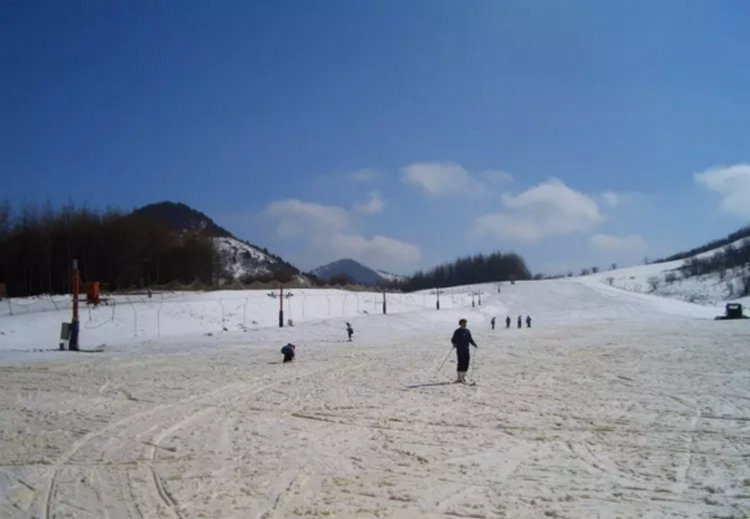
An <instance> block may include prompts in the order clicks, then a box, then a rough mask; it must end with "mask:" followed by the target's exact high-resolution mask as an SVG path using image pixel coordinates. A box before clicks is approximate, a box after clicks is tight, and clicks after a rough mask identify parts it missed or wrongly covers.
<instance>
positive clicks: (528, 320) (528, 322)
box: [526, 315, 531, 328]
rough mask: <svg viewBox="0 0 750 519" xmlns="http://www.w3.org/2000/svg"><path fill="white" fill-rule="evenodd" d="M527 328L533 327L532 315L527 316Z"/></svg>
mask: <svg viewBox="0 0 750 519" xmlns="http://www.w3.org/2000/svg"><path fill="white" fill-rule="evenodd" d="M526 328H531V316H530V315H527V316H526Z"/></svg>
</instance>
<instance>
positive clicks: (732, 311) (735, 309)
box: [714, 303, 748, 320]
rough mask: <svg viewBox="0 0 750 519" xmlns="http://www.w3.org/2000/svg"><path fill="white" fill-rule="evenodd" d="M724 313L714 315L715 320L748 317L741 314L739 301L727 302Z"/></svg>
mask: <svg viewBox="0 0 750 519" xmlns="http://www.w3.org/2000/svg"><path fill="white" fill-rule="evenodd" d="M725 308H726V315H718V316H716V317H714V319H716V320H723V319H747V318H748V317H747V316H745V315H742V305H741V304H740V303H727V306H726V307H725Z"/></svg>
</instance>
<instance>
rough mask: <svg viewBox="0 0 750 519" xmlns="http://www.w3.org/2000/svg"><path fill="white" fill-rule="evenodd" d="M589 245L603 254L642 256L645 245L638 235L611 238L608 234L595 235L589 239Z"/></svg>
mask: <svg viewBox="0 0 750 519" xmlns="http://www.w3.org/2000/svg"><path fill="white" fill-rule="evenodd" d="M589 244H590V245H591V246H592V247H594V248H595V249H598V250H600V251H603V252H629V253H634V254H643V252H644V251H645V250H646V243H645V242H644V241H643V238H642V237H641V236H640V235H639V234H631V235H629V236H612V235H609V234H595V235H593V236H591V238H589Z"/></svg>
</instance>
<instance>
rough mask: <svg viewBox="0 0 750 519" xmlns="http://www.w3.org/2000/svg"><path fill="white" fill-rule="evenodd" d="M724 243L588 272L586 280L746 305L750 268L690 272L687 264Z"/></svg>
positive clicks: (737, 243) (707, 255)
mask: <svg viewBox="0 0 750 519" xmlns="http://www.w3.org/2000/svg"><path fill="white" fill-rule="evenodd" d="M749 243H750V239H748V238H743V239H740V240H736V241H735V242H732V243H730V244H729V246H730V247H732V248H733V249H739V248H742V247H747V246H748V244H749ZM726 249H727V247H726V246H723V247H718V248H715V249H712V250H708V251H705V252H702V253H700V254H696V255H695V256H692V257H690V258H685V259H679V260H674V261H667V262H662V263H652V264H648V265H638V266H635V267H628V268H621V269H616V270H611V271H606V272H598V273H596V274H591V275H589V276H587V277H588V279H589V280H595V281H597V282H601V283H606V284H607V285H610V286H612V287H616V288H620V289H623V290H627V291H631V292H639V293H645V294H652V295H658V296H662V297H668V298H675V299H681V300H683V301H690V302H692V303H698V304H706V305H717V304H722V303H726V302H729V301H732V302H739V303H744V304H745V305H748V304H750V295H747V294H746V287H750V270H748V268H747V267H746V266H742V267H738V268H729V269H724V270H723V271H721V270H717V271H715V272H708V273H704V274H699V275H690V268H689V267H690V264H691V262H692V261H695V260H699V261H701V260H710V259H711V258H713V257H715V256H716V255H717V254H722V253H723V251H725V250H726Z"/></svg>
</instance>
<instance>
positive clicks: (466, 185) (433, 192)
mask: <svg viewBox="0 0 750 519" xmlns="http://www.w3.org/2000/svg"><path fill="white" fill-rule="evenodd" d="M401 181H402V182H403V183H404V184H411V185H415V186H417V187H420V188H422V189H423V190H424V191H425V192H426V193H427V194H428V195H430V196H439V195H444V194H448V193H464V192H467V191H470V190H471V189H472V187H473V185H474V183H475V182H474V180H473V179H472V178H471V176H470V175H469V172H468V171H466V170H465V169H464V168H463V167H462V166H460V165H458V164H456V163H453V162H445V163H439V162H424V163H416V164H410V165H409V166H406V167H405V168H402V169H401Z"/></svg>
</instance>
